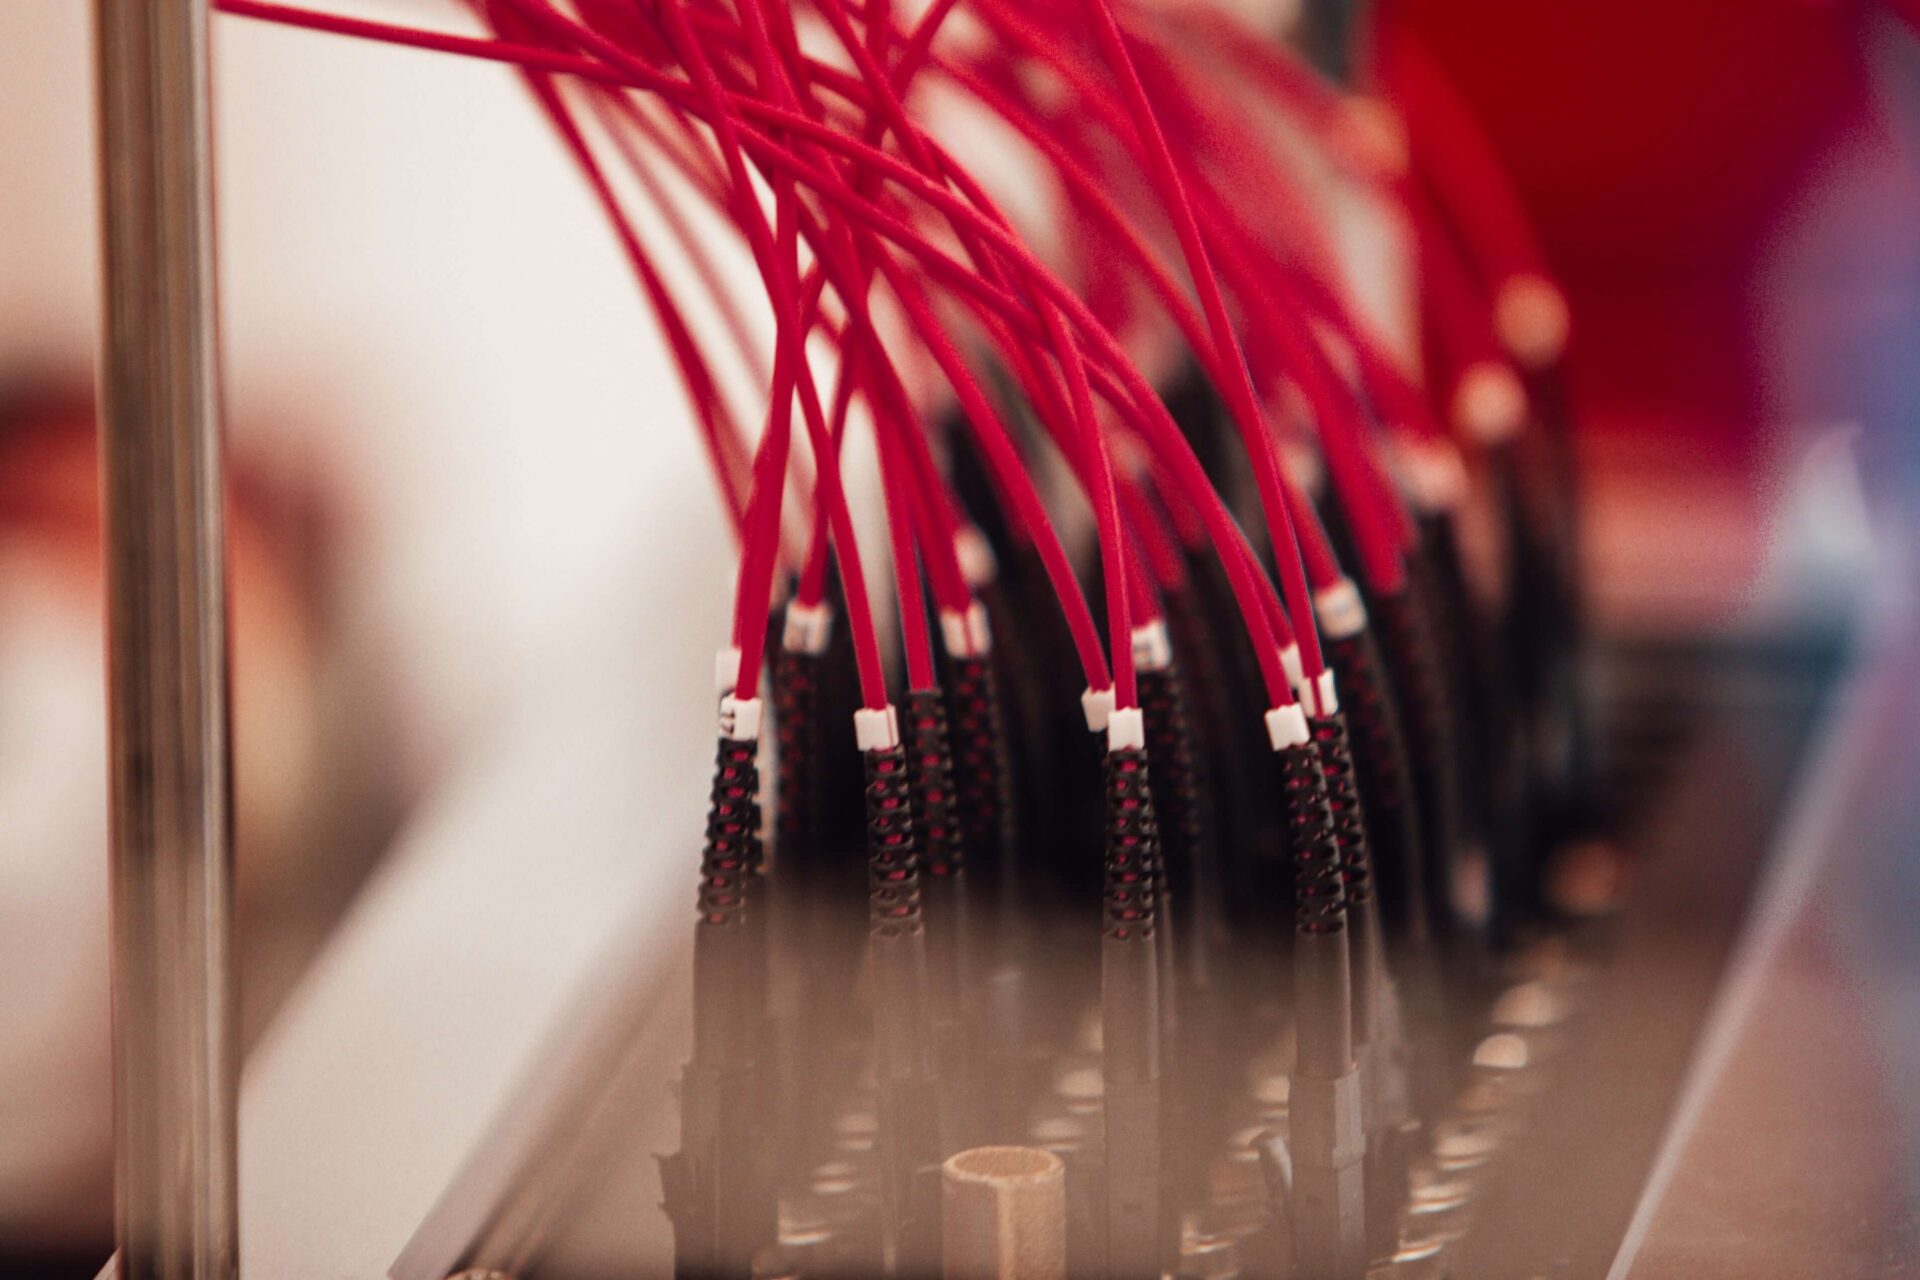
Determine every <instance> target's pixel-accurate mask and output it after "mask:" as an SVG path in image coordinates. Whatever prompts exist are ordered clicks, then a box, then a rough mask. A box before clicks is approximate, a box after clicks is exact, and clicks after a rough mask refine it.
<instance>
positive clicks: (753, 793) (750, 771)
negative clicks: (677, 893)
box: [699, 738, 761, 925]
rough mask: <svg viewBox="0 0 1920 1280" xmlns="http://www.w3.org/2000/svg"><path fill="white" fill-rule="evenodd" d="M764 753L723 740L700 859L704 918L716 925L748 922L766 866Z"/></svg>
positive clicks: (752, 746) (747, 744)
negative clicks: (754, 884) (752, 885)
mask: <svg viewBox="0 0 1920 1280" xmlns="http://www.w3.org/2000/svg"><path fill="white" fill-rule="evenodd" d="M758 750H759V744H758V743H754V742H735V741H734V740H733V739H731V738H722V739H720V751H719V759H718V760H717V761H716V762H715V764H714V772H713V795H712V801H711V803H710V805H709V806H708V809H707V842H706V847H705V848H704V849H703V850H702V851H701V855H700V897H699V902H700V918H701V919H702V920H704V921H705V922H706V923H707V924H710V925H726V924H740V923H742V922H744V921H745V919H746V912H747V880H748V878H749V877H751V876H753V875H754V874H756V873H757V872H758V870H759V868H760V862H761V845H760V765H759V761H758V758H757V755H758Z"/></svg>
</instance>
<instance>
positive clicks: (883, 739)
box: [853, 703, 900, 751]
mask: <svg viewBox="0 0 1920 1280" xmlns="http://www.w3.org/2000/svg"><path fill="white" fill-rule="evenodd" d="M853 740H854V741H855V742H857V743H859V744H860V749H861V750H862V751H891V750H893V749H894V748H895V747H897V746H899V745H900V717H899V715H898V713H896V712H895V711H894V709H893V704H892V703H888V704H887V705H886V706H884V707H881V708H880V709H879V710H877V711H876V710H874V709H873V708H871V707H862V708H860V710H858V711H856V712H854V713H853Z"/></svg>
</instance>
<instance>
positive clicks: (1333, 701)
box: [1293, 668, 1340, 716]
mask: <svg viewBox="0 0 1920 1280" xmlns="http://www.w3.org/2000/svg"><path fill="white" fill-rule="evenodd" d="M1293 691H1294V694H1295V696H1296V697H1298V698H1299V699H1300V705H1301V706H1303V707H1305V708H1306V709H1307V714H1308V715H1311V716H1330V715H1335V714H1337V713H1338V712H1339V710H1340V695H1339V693H1338V692H1337V691H1336V690H1335V688H1334V678H1333V671H1332V669H1331V668H1327V669H1325V670H1322V671H1321V672H1320V674H1319V675H1317V676H1315V677H1314V678H1313V679H1311V680H1302V681H1300V683H1298V684H1296V685H1295V686H1294V687H1293Z"/></svg>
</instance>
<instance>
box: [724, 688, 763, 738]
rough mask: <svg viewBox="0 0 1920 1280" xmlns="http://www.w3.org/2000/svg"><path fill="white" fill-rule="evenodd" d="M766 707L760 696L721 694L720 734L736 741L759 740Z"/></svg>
mask: <svg viewBox="0 0 1920 1280" xmlns="http://www.w3.org/2000/svg"><path fill="white" fill-rule="evenodd" d="M763 712H764V707H763V705H762V704H761V701H760V699H758V698H736V697H734V696H733V695H732V694H731V693H725V694H722V695H720V736H721V737H723V738H727V739H730V740H731V741H734V742H758V741H759V740H760V720H761V716H762V714H763Z"/></svg>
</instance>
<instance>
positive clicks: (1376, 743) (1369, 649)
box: [1326, 628, 1427, 941]
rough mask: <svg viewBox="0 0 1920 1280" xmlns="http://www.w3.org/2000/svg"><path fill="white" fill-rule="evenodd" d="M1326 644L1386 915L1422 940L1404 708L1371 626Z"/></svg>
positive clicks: (1420, 859)
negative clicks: (1402, 717) (1397, 695)
mask: <svg viewBox="0 0 1920 1280" xmlns="http://www.w3.org/2000/svg"><path fill="white" fill-rule="evenodd" d="M1326 648H1327V656H1328V660H1329V661H1330V663H1331V664H1332V666H1333V670H1334V674H1335V675H1336V676H1337V677H1338V679H1339V682H1340V695H1341V703H1342V710H1343V711H1344V712H1345V713H1346V720H1347V729H1348V732H1349V737H1350V741H1351V744H1352V753H1353V764H1354V775H1355V779H1356V781H1357V783H1358V786H1359V791H1360V802H1361V805H1362V807H1363V808H1364V809H1365V811H1366V820H1367V839H1368V847H1369V848H1370V850H1371V851H1372V853H1373V870H1374V876H1375V880H1376V885H1375V892H1376V893H1377V894H1378V896H1379V898H1380V907H1381V914H1382V917H1383V919H1384V920H1385V923H1386V926H1387V928H1388V929H1389V930H1390V931H1391V932H1392V933H1393V935H1394V936H1396V937H1411V938H1413V939H1414V940H1415V941H1419V940H1421V939H1423V938H1424V937H1425V935H1426V932H1427V930H1426V923H1427V922H1426V913H1425V911H1423V910H1421V909H1420V904H1421V900H1422V899H1421V895H1422V894H1423V893H1424V892H1425V884H1426V876H1425V871H1424V869H1423V865H1424V863H1425V858H1424V856H1423V850H1422V848H1421V844H1420V840H1421V835H1420V801H1419V797H1418V794H1417V789H1416V787H1415V783H1414V778H1413V767H1412V764H1411V763H1410V761H1409V760H1408V758H1407V741H1406V734H1405V731H1404V729H1403V727H1402V723H1401V714H1400V707H1399V706H1398V705H1397V699H1396V697H1395V695H1394V693H1393V690H1392V687H1391V685H1390V683H1389V680H1388V677H1387V673H1386V670H1385V667H1384V665H1383V663H1382V662H1381V658H1380V650H1379V647H1378V645H1377V644H1376V643H1375V642H1374V638H1373V633H1372V631H1371V630H1369V629H1366V628H1362V629H1361V630H1359V631H1357V632H1355V633H1353V634H1352V635H1347V636H1341V637H1339V638H1338V639H1334V640H1329V641H1327V644H1326Z"/></svg>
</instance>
